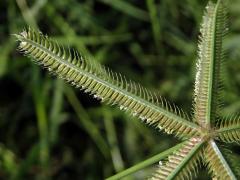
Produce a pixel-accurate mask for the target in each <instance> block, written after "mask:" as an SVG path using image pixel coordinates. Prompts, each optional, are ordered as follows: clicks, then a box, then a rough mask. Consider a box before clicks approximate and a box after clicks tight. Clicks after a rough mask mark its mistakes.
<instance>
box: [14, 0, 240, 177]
mask: <svg viewBox="0 0 240 180" xmlns="http://www.w3.org/2000/svg"><path fill="white" fill-rule="evenodd" d="M105 2H106V3H108V1H105ZM151 3H152V2H150V1H149V7H150V8H151V6H152V4H151ZM122 5H124V6H125V5H126V4H124V3H123V4H121V3H120V4H119V6H115V7H116V8H120V9H121V10H122V8H121V7H122ZM137 12H138V11H136V13H137ZM132 16H135V14H134V15H133V14H132ZM153 16H154V14H152V19H154V17H153ZM226 32H227V11H226V8H225V4H224V2H223V1H222V0H218V1H217V2H216V3H213V2H210V3H209V4H208V6H207V8H206V12H205V15H204V17H203V23H202V26H201V36H200V43H199V57H198V63H197V73H196V80H195V94H194V114H193V119H192V120H190V119H189V118H188V115H187V113H185V112H183V111H182V110H179V108H178V107H176V106H170V105H169V103H168V102H166V101H165V100H164V99H162V98H161V97H158V95H156V94H155V93H152V92H150V91H149V90H146V88H144V87H142V86H140V85H139V84H137V83H135V82H133V81H131V80H126V78H125V77H124V76H122V75H121V74H117V73H113V72H112V71H111V70H109V69H108V68H105V67H103V66H102V65H100V64H98V63H96V62H95V61H91V60H89V59H90V58H86V57H83V56H81V55H79V53H78V52H77V51H76V50H74V49H71V48H68V49H67V50H66V49H65V48H64V47H62V46H59V45H58V43H57V42H55V41H53V40H50V39H49V38H48V37H47V36H44V35H42V33H40V32H36V31H34V30H32V29H31V28H29V29H27V30H24V31H23V32H22V33H20V34H18V35H15V36H16V38H17V39H18V41H20V45H19V50H20V51H22V52H23V53H24V54H26V55H28V56H30V57H31V58H33V60H34V61H35V62H36V63H37V64H39V65H42V66H43V67H44V68H47V69H48V70H49V71H50V72H51V73H53V74H56V75H57V76H58V77H60V78H63V79H65V80H66V81H68V82H70V83H71V84H73V85H75V86H76V87H77V88H80V89H82V90H84V92H86V93H89V94H92V95H93V96H94V97H95V98H97V99H99V100H101V101H102V102H106V103H107V104H111V105H115V104H117V105H118V106H119V107H120V109H122V110H125V111H128V112H130V114H132V115H134V116H137V117H138V118H140V119H141V120H143V121H145V122H146V123H148V124H151V125H154V126H155V127H157V128H159V129H161V130H163V131H165V132H167V133H168V134H174V135H175V136H177V137H178V138H180V140H183V141H184V144H183V145H182V146H181V147H180V148H179V149H178V150H176V151H174V152H172V153H170V155H169V156H168V159H167V161H166V162H164V163H162V164H161V165H160V167H159V168H158V169H157V171H156V173H155V174H154V175H153V179H163V180H165V179H191V178H193V176H194V175H196V172H197V171H198V168H199V166H200V164H201V163H202V162H205V163H206V164H207V167H208V171H209V172H210V173H211V174H212V177H213V178H217V179H237V178H238V177H237V176H238V174H234V171H233V170H232V169H231V166H232V165H229V163H231V161H227V160H226V159H225V157H224V155H223V154H222V152H221V151H220V149H219V147H218V145H217V144H216V140H219V141H224V142H237V141H238V140H239V134H240V129H239V118H237V119H236V120H228V122H227V120H223V119H222V117H221V113H220V112H221V106H220V103H221V98H220V97H221V93H220V90H221V86H222V84H221V81H222V80H221V78H222V77H221V76H222V72H223V68H224V64H223V61H224V51H223V47H222V46H223V45H222V41H223V38H224V36H225V34H226ZM154 33H155V36H156V31H154ZM219 124H220V125H219ZM161 157H162V156H161ZM154 161H155V160H154ZM141 167H142V166H141ZM135 170H138V169H137V168H136V169H135ZM129 173H131V172H129ZM125 175H127V174H124V176H125ZM120 177H122V176H120V175H115V176H114V177H112V178H110V179H117V178H120Z"/></svg>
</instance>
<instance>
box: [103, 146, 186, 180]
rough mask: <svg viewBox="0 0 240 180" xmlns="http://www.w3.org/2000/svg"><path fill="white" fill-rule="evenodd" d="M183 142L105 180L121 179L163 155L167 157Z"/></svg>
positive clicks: (156, 160) (162, 157) (161, 157)
mask: <svg viewBox="0 0 240 180" xmlns="http://www.w3.org/2000/svg"><path fill="white" fill-rule="evenodd" d="M184 144H185V141H184V142H182V143H179V144H177V145H176V146H174V147H172V148H170V149H168V150H166V151H164V152H161V153H159V154H157V155H155V156H153V157H151V158H149V159H147V160H145V161H143V162H140V163H138V164H136V165H135V166H132V167H130V168H128V169H126V170H124V171H122V172H120V173H118V174H115V175H114V176H111V177H109V178H107V179H106V180H115V179H121V178H123V177H125V176H127V175H130V174H132V173H135V172H136V171H139V170H141V169H143V168H145V167H147V166H150V165H152V164H154V163H156V162H158V161H160V160H161V159H164V158H165V157H167V156H168V155H169V154H172V153H173V152H174V151H176V150H178V149H179V148H180V147H181V146H182V145H184Z"/></svg>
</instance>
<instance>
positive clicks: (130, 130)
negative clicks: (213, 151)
mask: <svg viewBox="0 0 240 180" xmlns="http://www.w3.org/2000/svg"><path fill="white" fill-rule="evenodd" d="M229 1H230V3H229V11H230V34H229V36H228V37H227V39H226V41H225V47H226V49H227V52H228V58H227V63H226V67H227V73H226V77H225V78H226V81H225V82H226V83H225V94H224V100H225V104H224V110H223V112H222V113H223V115H228V114H234V113H235V114H236V113H238V112H239V110H240V91H239V90H240V71H239V69H240V1H239V0H229ZM206 3H207V1H206V0H204V1H203V0H181V1H176V0H161V1H160V0H159V1H157V0H146V1H143V0H142V1H139V0H128V1H127V0H61V1H60V0H51V1H47V0H28V1H27V0H1V1H0V179H9V178H12V179H60V180H63V179H103V178H105V177H109V176H111V175H112V174H114V173H116V172H119V171H121V170H123V169H124V168H127V167H130V166H131V165H134V164H136V163H138V162H140V161H142V160H144V159H146V158H148V157H150V156H151V155H155V154H157V153H159V152H161V151H163V150H165V149H167V148H169V147H171V146H173V145H174V144H175V143H176V140H175V139H174V138H173V137H171V136H167V135H165V134H163V133H161V132H158V131H157V130H155V129H153V128H152V127H147V126H145V125H144V124H143V123H141V122H140V121H139V120H137V119H134V118H132V117H130V116H129V115H127V114H126V113H123V112H121V111H120V110H118V109H116V108H114V107H108V106H106V105H101V104H100V103H99V102H98V101H97V100H96V99H93V98H92V97H90V96H89V95H86V94H84V93H82V92H81V91H79V90H76V89H74V88H71V87H70V86H69V85H67V84H66V83H64V82H63V81H62V80H57V79H56V78H53V77H51V76H49V75H47V73H46V72H44V70H41V69H40V68H39V67H36V65H34V64H32V63H31V62H30V61H29V60H28V59H27V58H25V57H23V56H21V55H19V53H18V52H17V51H16V50H15V49H16V46H17V44H16V42H15V39H14V38H13V37H12V36H11V35H10V34H12V33H18V32H20V31H22V30H23V28H24V27H27V26H28V25H30V26H33V27H36V28H37V27H38V28H40V30H41V31H42V32H43V33H47V34H49V35H51V37H53V38H54V39H56V40H57V41H58V42H59V43H61V44H64V45H68V44H69V45H71V46H73V47H75V48H76V49H78V50H79V51H80V52H82V53H83V54H85V55H88V56H90V57H93V58H94V59H95V60H97V61H99V62H101V63H102V64H105V65H106V66H109V67H111V69H113V70H114V71H117V72H122V74H125V75H126V76H127V77H129V78H131V79H133V80H135V81H137V82H141V84H143V85H144V86H146V87H148V88H150V89H158V90H159V92H160V94H162V96H164V97H166V98H167V99H169V100H171V101H172V102H174V103H176V104H177V105H179V106H180V107H182V108H183V109H184V110H186V111H187V112H189V113H191V112H192V109H191V104H192V94H193V82H194V75H195V62H196V56H197V42H198V39H197V37H198V34H199V24H200V22H201V17H202V15H203V10H204V7H205V6H206ZM231 146H232V150H233V151H236V152H237V151H238V150H240V149H237V147H235V146H234V145H231ZM153 168H154V166H153V167H150V168H147V169H144V170H143V171H140V172H138V173H135V174H134V175H133V176H131V177H129V178H130V179H131V178H132V179H142V178H146V177H148V176H149V175H150V173H151V172H152V171H153ZM207 178H208V176H207V174H206V173H202V174H201V176H200V178H199V179H207Z"/></svg>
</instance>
